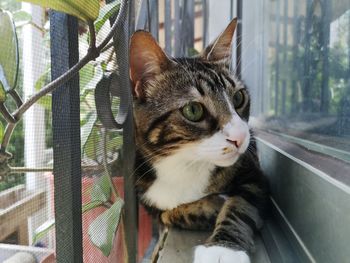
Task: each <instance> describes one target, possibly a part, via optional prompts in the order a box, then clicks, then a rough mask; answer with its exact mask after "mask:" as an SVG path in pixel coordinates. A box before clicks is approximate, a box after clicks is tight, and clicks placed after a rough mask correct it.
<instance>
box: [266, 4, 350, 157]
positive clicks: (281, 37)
mask: <svg viewBox="0 0 350 263" xmlns="http://www.w3.org/2000/svg"><path fill="white" fill-rule="evenodd" d="M268 2H269V12H270V14H269V16H268V19H269V29H270V30H271V32H270V33H269V35H268V38H269V48H268V49H269V52H268V56H269V57H268V65H269V110H268V113H267V115H268V116H269V118H268V122H269V125H270V126H269V127H271V124H273V123H275V124H277V125H275V128H274V129H275V130H279V131H282V132H284V133H287V134H289V135H293V136H296V137H299V138H303V139H307V140H311V141H314V142H317V143H320V144H324V145H329V146H332V147H334V148H338V149H343V150H346V151H348V152H350V143H349V141H350V140H349V139H350V33H349V31H350V1H349V0H339V1H338V0H332V1H330V0H320V1H312V0H308V1H296V0H293V1H292V0H277V1H272V0H269V1H268Z"/></svg>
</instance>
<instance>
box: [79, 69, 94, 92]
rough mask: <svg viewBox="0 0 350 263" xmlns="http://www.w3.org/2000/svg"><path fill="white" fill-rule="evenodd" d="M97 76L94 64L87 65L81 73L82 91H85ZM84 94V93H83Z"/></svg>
mask: <svg viewBox="0 0 350 263" xmlns="http://www.w3.org/2000/svg"><path fill="white" fill-rule="evenodd" d="M94 74H95V67H94V65H93V64H92V63H88V64H86V65H85V66H84V67H83V68H82V69H81V70H80V71H79V83H80V90H81V91H83V90H84V88H85V87H86V85H87V84H88V83H89V82H90V80H91V79H92V78H93V76H94ZM81 93H82V92H81Z"/></svg>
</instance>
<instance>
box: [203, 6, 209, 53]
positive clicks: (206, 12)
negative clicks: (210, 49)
mask: <svg viewBox="0 0 350 263" xmlns="http://www.w3.org/2000/svg"><path fill="white" fill-rule="evenodd" d="M202 17H203V31H202V35H203V49H205V48H206V46H207V45H208V17H209V8H208V0H202Z"/></svg>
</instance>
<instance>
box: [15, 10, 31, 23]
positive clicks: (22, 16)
mask: <svg viewBox="0 0 350 263" xmlns="http://www.w3.org/2000/svg"><path fill="white" fill-rule="evenodd" d="M13 20H14V22H15V25H16V27H21V26H24V25H26V24H28V23H29V22H30V21H32V16H31V14H29V13H28V12H26V11H24V10H19V11H17V12H14V13H13Z"/></svg>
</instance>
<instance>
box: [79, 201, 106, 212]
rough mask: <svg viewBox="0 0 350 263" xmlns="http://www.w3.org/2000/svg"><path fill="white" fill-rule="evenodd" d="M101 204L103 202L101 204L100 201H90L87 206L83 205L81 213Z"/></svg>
mask: <svg viewBox="0 0 350 263" xmlns="http://www.w3.org/2000/svg"><path fill="white" fill-rule="evenodd" d="M103 203H104V202H101V201H92V202H89V203H87V204H83V206H82V211H81V212H82V213H85V212H87V211H90V210H91V209H94V208H96V207H99V206H101V205H103Z"/></svg>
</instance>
